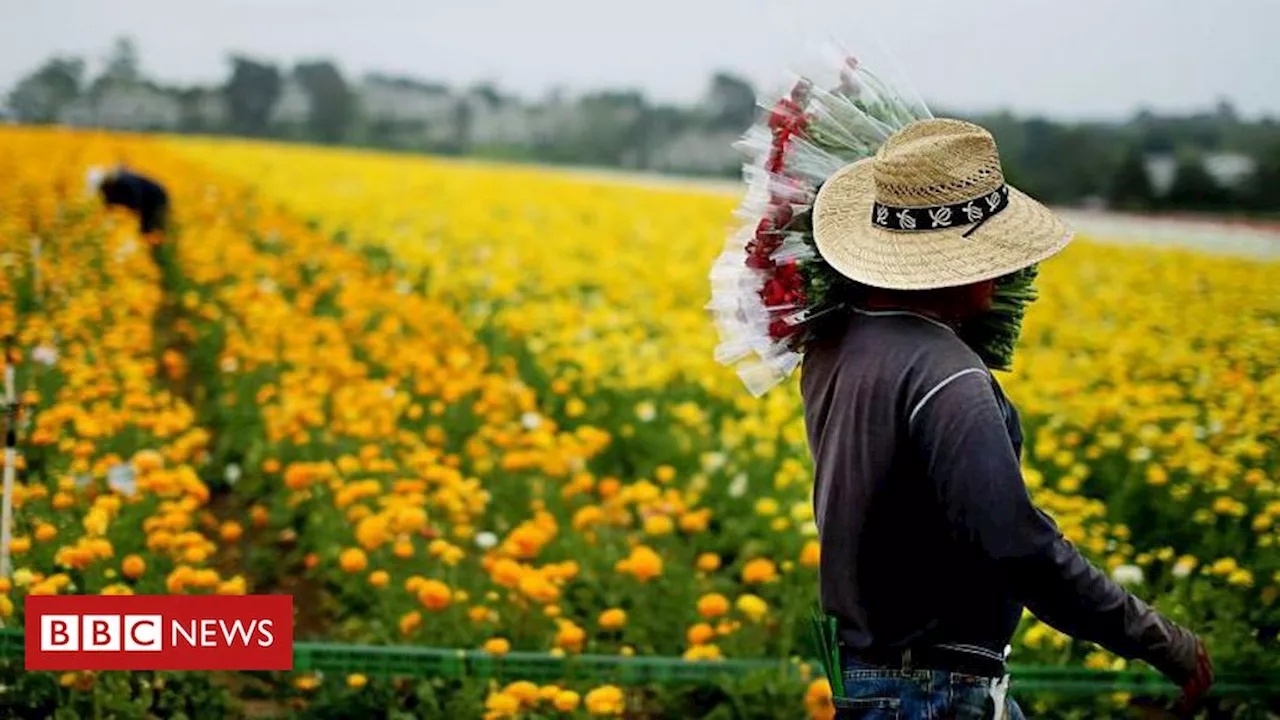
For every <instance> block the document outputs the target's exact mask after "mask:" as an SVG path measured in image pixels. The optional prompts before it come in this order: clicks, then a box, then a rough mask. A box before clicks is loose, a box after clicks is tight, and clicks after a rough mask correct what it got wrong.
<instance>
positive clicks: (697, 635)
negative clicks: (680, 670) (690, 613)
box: [685, 623, 716, 645]
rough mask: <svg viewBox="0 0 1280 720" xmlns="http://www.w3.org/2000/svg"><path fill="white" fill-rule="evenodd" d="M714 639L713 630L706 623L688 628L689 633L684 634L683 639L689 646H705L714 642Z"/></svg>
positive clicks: (714, 632) (714, 633)
mask: <svg viewBox="0 0 1280 720" xmlns="http://www.w3.org/2000/svg"><path fill="white" fill-rule="evenodd" d="M715 637H716V631H715V628H712V627H711V626H710V625H708V624H706V623H698V624H697V625H694V626H692V627H690V628H689V631H688V632H686V633H685V639H686V640H688V641H689V644H690V645H705V644H706V643H709V642H711V641H712V640H714V639H715Z"/></svg>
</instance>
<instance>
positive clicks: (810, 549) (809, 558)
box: [800, 540, 822, 568]
mask: <svg viewBox="0 0 1280 720" xmlns="http://www.w3.org/2000/svg"><path fill="white" fill-rule="evenodd" d="M821 558H822V546H821V545H819V544H818V541H817V540H810V541H809V542H807V543H805V544H804V549H803V550H801V551H800V564H801V565H803V566H804V567H808V568H814V567H818V561H819V560H821Z"/></svg>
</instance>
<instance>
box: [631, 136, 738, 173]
mask: <svg viewBox="0 0 1280 720" xmlns="http://www.w3.org/2000/svg"><path fill="white" fill-rule="evenodd" d="M741 136H742V133H740V132H735V131H729V130H722V131H707V130H691V131H688V132H685V133H681V134H680V135H677V136H676V137H675V138H674V139H672V140H671V142H669V143H667V144H666V145H664V146H662V147H660V148H658V149H657V150H656V151H655V152H654V153H653V154H652V156H651V157H650V164H651V165H652V167H653V169H654V170H658V171H662V172H675V173H723V172H727V171H732V170H735V169H737V168H739V167H741V165H742V160H743V158H742V154H741V153H740V152H738V150H736V149H735V148H734V147H733V144H734V143H735V142H737V141H738V140H739V139H740V138H741Z"/></svg>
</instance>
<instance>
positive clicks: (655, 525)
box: [644, 515, 675, 535]
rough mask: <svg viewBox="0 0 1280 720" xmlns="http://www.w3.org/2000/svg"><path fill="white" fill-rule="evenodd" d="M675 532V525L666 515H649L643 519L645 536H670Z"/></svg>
mask: <svg viewBox="0 0 1280 720" xmlns="http://www.w3.org/2000/svg"><path fill="white" fill-rule="evenodd" d="M674 531H675V523H674V522H672V520H671V518H670V517H668V516H666V515H650V516H649V517H647V518H645V519H644V532H645V534H646V535H670V534H671V533H672V532H674Z"/></svg>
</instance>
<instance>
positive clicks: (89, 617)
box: [24, 595, 293, 670]
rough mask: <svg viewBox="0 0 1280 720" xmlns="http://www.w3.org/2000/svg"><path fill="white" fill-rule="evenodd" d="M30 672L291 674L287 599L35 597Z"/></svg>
mask: <svg viewBox="0 0 1280 720" xmlns="http://www.w3.org/2000/svg"><path fill="white" fill-rule="evenodd" d="M25 607H26V631H25V635H24V640H25V642H26V658H27V662H26V666H27V669H28V670H292V669H293V598H292V597H290V596H288V595H110V596H104V595H34V596H27V598H26V605H25Z"/></svg>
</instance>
